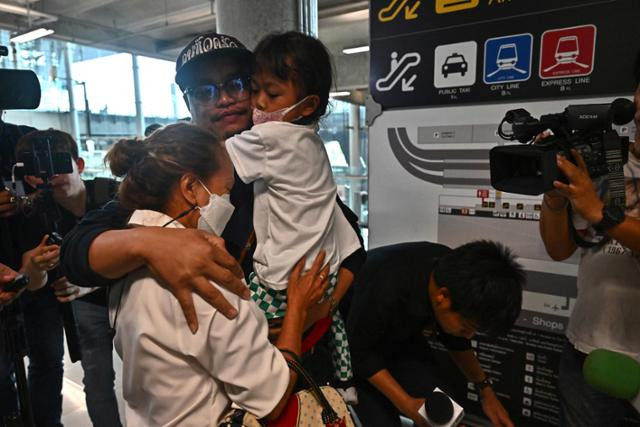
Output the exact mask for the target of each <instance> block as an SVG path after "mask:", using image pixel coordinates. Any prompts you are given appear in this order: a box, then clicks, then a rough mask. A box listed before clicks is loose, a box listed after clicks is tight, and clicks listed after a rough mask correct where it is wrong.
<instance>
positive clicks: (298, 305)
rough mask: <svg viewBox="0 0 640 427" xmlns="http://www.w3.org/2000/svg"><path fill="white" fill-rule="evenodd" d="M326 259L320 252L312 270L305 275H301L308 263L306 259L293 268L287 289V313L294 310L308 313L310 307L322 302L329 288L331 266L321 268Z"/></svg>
mask: <svg viewBox="0 0 640 427" xmlns="http://www.w3.org/2000/svg"><path fill="white" fill-rule="evenodd" d="M324 257H325V252H324V251H320V253H319V254H318V256H316V259H315V260H314V261H313V265H312V266H311V269H309V271H307V272H306V273H305V274H301V272H302V269H303V268H304V265H305V262H306V259H305V257H302V259H301V260H300V261H298V263H297V264H296V265H295V267H293V270H292V271H291V274H290V275H289V286H288V288H287V311H289V310H292V309H293V310H295V311H300V312H305V313H307V312H308V310H309V308H310V307H312V306H313V305H314V304H317V303H318V301H320V298H322V295H323V293H324V291H325V289H327V286H329V266H328V265H326V266H325V267H324V268H320V266H321V265H322V264H323V263H324Z"/></svg>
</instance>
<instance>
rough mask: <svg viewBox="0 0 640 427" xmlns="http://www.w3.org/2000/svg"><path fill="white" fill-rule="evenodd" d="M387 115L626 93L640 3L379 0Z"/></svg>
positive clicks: (373, 53) (373, 17) (374, 63)
mask: <svg viewBox="0 0 640 427" xmlns="http://www.w3.org/2000/svg"><path fill="white" fill-rule="evenodd" d="M370 11H371V13H370V28H371V49H370V58H371V64H370V65H371V66H370V78H369V82H370V89H371V93H372V95H373V98H374V99H375V100H376V101H377V102H378V103H380V104H381V105H382V106H383V108H386V109H388V108H394V107H416V106H429V105H439V104H456V103H485V102H510V101H515V100H522V99H530V100H533V99H548V98H554V99H557V98H560V97H567V98H576V97H587V96H591V97H592V96H598V95H607V96H609V95H611V94H622V95H624V94H629V93H630V92H631V91H632V89H633V85H634V82H633V75H632V66H633V65H632V64H633V62H634V60H635V58H636V56H637V55H638V50H639V49H640V31H638V26H637V19H638V18H637V17H638V16H640V1H637V0H586V1H585V0H536V1H535V2H533V1H527V0H372V1H371V8H370Z"/></svg>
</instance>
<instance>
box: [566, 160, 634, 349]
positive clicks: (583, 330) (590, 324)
mask: <svg viewBox="0 0 640 427" xmlns="http://www.w3.org/2000/svg"><path fill="white" fill-rule="evenodd" d="M624 175H625V188H626V206H627V209H626V214H627V215H629V216H634V217H640V200H639V197H640V161H639V160H638V159H637V158H636V157H635V156H633V155H632V154H629V161H628V162H627V164H626V165H625V167H624ZM574 225H575V227H576V229H578V230H580V229H585V228H587V227H588V225H589V223H588V222H587V221H586V220H584V219H583V218H581V217H580V216H578V215H574ZM639 304H640V254H639V253H637V252H634V251H632V250H631V249H628V248H626V247H624V246H622V245H621V244H620V243H619V242H618V241H616V240H613V239H612V240H611V241H609V242H608V243H607V244H605V245H604V246H603V247H600V248H597V249H582V256H581V258H580V266H579V268H578V298H577V300H576V305H575V307H574V309H573V312H572V314H571V318H570V319H569V326H568V328H567V338H568V339H569V341H570V342H571V343H572V344H573V345H574V347H575V348H576V349H578V350H579V351H581V352H583V353H589V352H590V351H592V350H595V349H596V348H606V349H609V350H613V351H618V352H621V353H626V354H628V355H630V356H633V357H635V356H637V355H638V354H640V309H639V308H638V305H639Z"/></svg>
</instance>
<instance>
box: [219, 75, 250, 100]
mask: <svg viewBox="0 0 640 427" xmlns="http://www.w3.org/2000/svg"><path fill="white" fill-rule="evenodd" d="M246 87H247V85H246V83H245V81H244V79H243V78H237V79H233V80H229V81H228V82H226V83H225V84H224V90H225V92H227V94H229V95H230V96H234V97H235V96H237V95H241V94H243V93H244V91H245V89H246Z"/></svg>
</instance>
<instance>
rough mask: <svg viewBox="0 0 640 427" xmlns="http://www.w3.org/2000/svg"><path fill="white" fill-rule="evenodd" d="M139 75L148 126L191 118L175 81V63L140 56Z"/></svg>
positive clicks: (143, 107) (143, 108) (141, 96)
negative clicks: (170, 120)
mask: <svg viewBox="0 0 640 427" xmlns="http://www.w3.org/2000/svg"><path fill="white" fill-rule="evenodd" d="M138 73H139V76H140V98H141V99H142V112H143V114H144V117H145V123H146V124H147V125H150V124H151V123H157V122H159V121H161V119H172V120H175V119H178V118H184V117H189V110H188V109H187V106H186V104H185V103H184V100H183V99H182V93H181V92H180V88H179V87H178V86H177V85H176V84H175V82H174V81H173V79H174V77H175V63H174V62H173V61H165V60H162V59H155V58H148V57H145V56H138Z"/></svg>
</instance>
